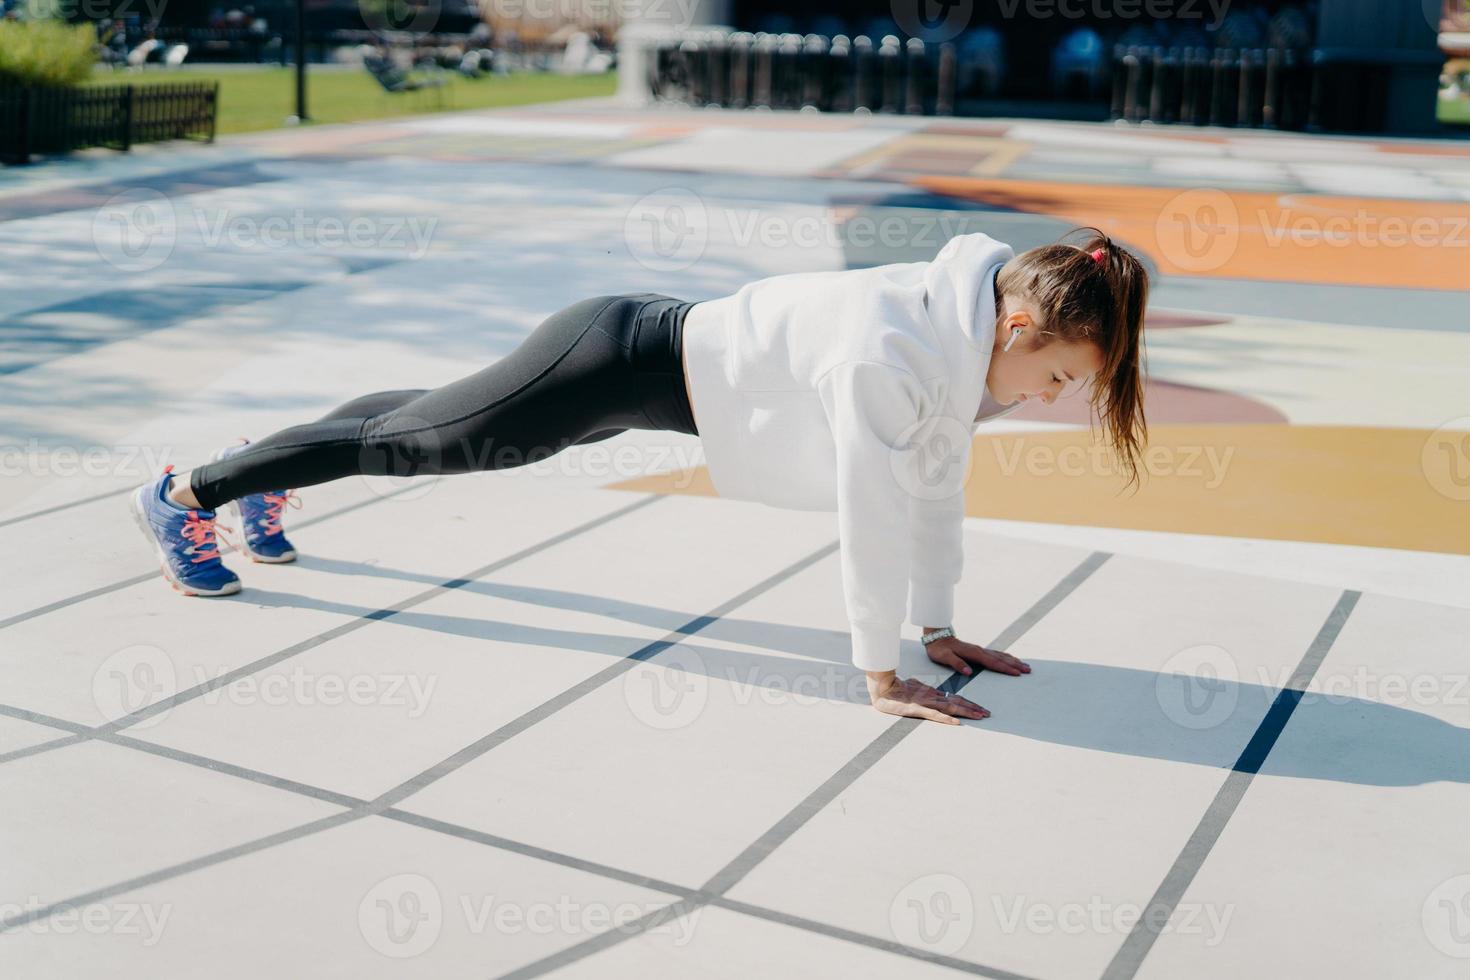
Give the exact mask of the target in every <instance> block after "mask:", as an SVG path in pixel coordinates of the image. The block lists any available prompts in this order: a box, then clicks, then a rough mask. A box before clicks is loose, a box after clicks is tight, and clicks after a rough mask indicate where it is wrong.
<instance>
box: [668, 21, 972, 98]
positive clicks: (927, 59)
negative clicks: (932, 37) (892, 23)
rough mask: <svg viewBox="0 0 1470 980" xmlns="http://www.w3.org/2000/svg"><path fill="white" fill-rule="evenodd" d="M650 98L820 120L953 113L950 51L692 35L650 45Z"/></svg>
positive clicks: (862, 41) (892, 41) (865, 41)
mask: <svg viewBox="0 0 1470 980" xmlns="http://www.w3.org/2000/svg"><path fill="white" fill-rule="evenodd" d="M647 64H648V73H649V77H648V84H649V88H650V90H651V91H652V92H653V93H654V95H655V97H657V98H661V99H666V100H672V101H679V102H685V103H688V104H690V105H696V106H701V105H718V106H729V107H731V108H736V109H743V108H747V107H750V106H768V107H770V108H773V109H799V108H802V107H804V106H811V107H813V108H816V109H820V110H822V111H824V112H853V111H856V110H858V109H863V108H866V109H868V110H870V111H872V112H891V113H907V114H925V113H937V114H941V115H948V114H952V113H953V112H954V99H955V49H954V45H952V44H941V45H937V46H936V45H926V44H925V43H924V42H923V41H922V40H920V39H918V38H910V39H909V40H908V41H907V42H900V41H899V40H898V38H897V37H892V36H890V37H887V38H884V39H883V40H882V41H881V42H879V43H877V44H874V43H873V41H872V40H870V39H869V38H867V37H863V36H858V37H856V38H853V39H851V40H849V39H848V38H847V37H845V36H843V35H838V36H836V37H833V38H830V39H829V38H826V37H821V36H819V35H815V34H808V35H806V36H805V37H803V36H801V35H797V34H782V35H759V36H757V35H752V34H749V33H745V32H739V33H735V34H730V35H717V34H711V35H697V36H692V37H686V38H682V39H681V38H664V39H660V40H657V41H654V42H651V47H650V50H649V57H648V60H647Z"/></svg>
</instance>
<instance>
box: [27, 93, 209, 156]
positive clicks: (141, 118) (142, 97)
mask: <svg viewBox="0 0 1470 980" xmlns="http://www.w3.org/2000/svg"><path fill="white" fill-rule="evenodd" d="M218 107H219V83H218V82H177V83H163V84H158V85H96V86H90V85H89V86H78V87H76V88H36V87H31V86H21V85H14V84H6V83H0V161H3V162H5V163H29V162H30V159H31V156H32V155H33V154H37V153H70V152H71V151H73V150H80V149H85V148H88V147H95V146H103V147H111V148H113V149H116V150H127V149H129V148H130V147H131V146H132V145H133V144H134V143H152V142H158V141H160V140H170V139H199V140H204V141H205V142H210V143H212V142H214V135H215V117H216V111H217V109H218Z"/></svg>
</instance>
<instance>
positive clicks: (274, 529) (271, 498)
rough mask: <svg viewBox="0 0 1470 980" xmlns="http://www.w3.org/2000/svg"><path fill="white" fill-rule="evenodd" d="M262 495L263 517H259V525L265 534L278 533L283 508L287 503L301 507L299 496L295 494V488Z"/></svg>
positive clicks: (279, 531)
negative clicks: (263, 503) (281, 492)
mask: <svg viewBox="0 0 1470 980" xmlns="http://www.w3.org/2000/svg"><path fill="white" fill-rule="evenodd" d="M262 496H263V497H264V498H265V517H263V518H261V519H260V526H261V528H263V529H264V530H265V533H266V534H280V533H281V514H282V513H283V512H284V508H285V507H286V505H287V504H290V505H291V506H292V507H297V508H299V507H301V498H300V497H298V496H296V491H295V490H287V491H286V492H285V493H284V494H280V493H266V494H263V495H262Z"/></svg>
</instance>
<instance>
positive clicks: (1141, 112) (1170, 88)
mask: <svg viewBox="0 0 1470 980" xmlns="http://www.w3.org/2000/svg"><path fill="white" fill-rule="evenodd" d="M646 64H647V72H648V78H647V82H648V86H649V89H650V91H651V92H652V93H653V94H654V96H655V97H656V98H659V99H662V100H667V101H676V102H681V103H685V104H688V105H694V106H705V105H710V106H724V107H729V108H736V109H741V108H749V107H753V106H765V107H769V108H772V109H801V108H806V107H811V108H815V109H819V110H821V111H824V112H853V111H855V110H859V109H863V108H866V109H868V110H869V111H872V112H891V113H904V114H930V113H933V114H938V115H952V114H956V113H957V112H958V113H960V114H963V113H964V112H966V111H975V109H976V105H977V104H976V103H974V102H973V101H967V99H966V98H965V96H964V91H963V90H962V89H963V86H960V89H961V90H960V91H959V92H958V93H957V84H956V82H957V78H959V77H960V76H963V75H964V74H966V73H967V71H968V72H970V73H973V66H967V65H965V64H960V63H959V62H958V59H957V54H956V48H955V45H954V44H951V43H944V44H939V45H933V44H925V43H924V42H923V41H922V40H920V39H918V38H909V39H908V40H906V41H900V40H899V39H898V38H897V37H896V36H888V37H885V38H883V39H882V41H879V42H876V43H875V42H873V41H872V40H871V39H869V38H867V37H864V36H858V37H855V38H852V39H848V38H847V37H846V36H844V35H837V36H834V37H831V38H827V37H823V36H820V35H815V34H807V35H800V34H750V33H746V32H736V33H723V32H715V31H695V32H690V33H688V34H684V35H677V36H668V37H663V38H658V39H653V40H650V41H649V42H648V48H647V58H646ZM1383 71H1384V70H1383V69H1375V68H1374V66H1372V65H1363V64H1358V63H1356V62H1354V63H1351V64H1349V63H1339V62H1338V61H1337V60H1334V59H1333V58H1332V57H1331V53H1330V52H1327V51H1322V50H1318V49H1313V48H1310V47H1268V48H1207V47H1190V46H1182V47H1156V46H1132V45H1121V44H1120V45H1117V46H1115V47H1114V49H1113V55H1112V61H1111V80H1110V81H1105V82H1104V84H1102V85H1101V86H1100V89H1099V92H1100V94H1099V95H1098V97H1097V98H1096V99H1094V100H1093V101H1094V102H1096V103H1097V107H1098V110H1099V111H1098V115H1097V116H1096V117H1095V118H1103V117H1104V115H1106V114H1108V113H1109V112H1110V113H1111V118H1112V119H1114V120H1126V121H1128V122H1135V123H1138V122H1150V123H1174V124H1183V125H1196V126H1233V127H1260V128H1268V129H1289V130H1342V131H1374V130H1376V129H1379V128H1381V127H1382V126H1383V125H1384V122H1385V120H1384V113H1385V112H1386V111H1387V108H1386V98H1385V94H1384V92H1385V90H1386V88H1387V81H1386V76H1384V75H1383ZM1103 75H1104V77H1105V76H1106V72H1104V73H1103ZM1109 91H1111V99H1109V97H1108V92H1109ZM957 94H958V98H957ZM1035 104H1036V105H1038V106H1039V105H1041V103H1035ZM980 106H981V109H982V110H983V109H984V108H985V107H984V105H983V104H980ZM1011 108H1012V109H1016V108H1021V109H1023V110H1024V104H1023V103H1022V102H1021V101H1019V100H1013V101H1012V103H1011Z"/></svg>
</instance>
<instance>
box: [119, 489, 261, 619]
mask: <svg viewBox="0 0 1470 980" xmlns="http://www.w3.org/2000/svg"><path fill="white" fill-rule="evenodd" d="M172 482H173V465H172V464H170V465H168V466H165V467H164V468H163V474H162V475H161V476H159V477H158V479H156V480H154V481H152V482H151V483H145V484H143V486H141V487H139V488H138V489H136V490H134V491H133V492H132V493H131V494H130V495H129V496H128V504H129V507H130V509H131V510H132V512H133V519H134V520H135V521H137V522H138V529H139V530H141V531H142V532H143V533H144V534H145V535H146V536H147V537H148V540H149V541H150V542H151V543H152V544H153V550H154V551H155V552H157V554H158V562H159V565H160V566H162V568H163V577H164V578H166V579H168V582H169V584H170V585H172V586H173V587H174V589H176V590H177V591H179V592H182V593H183V594H184V595H203V596H212V595H231V594H233V593H236V592H239V591H240V576H238V575H236V574H235V573H234V572H232V571H230V570H229V569H228V568H226V567H225V563H224V562H223V561H221V560H220V556H219V543H218V541H217V540H216V538H215V519H214V511H212V510H193V509H190V508H188V507H183V506H181V505H179V504H176V503H174V502H173V501H172V500H169V499H168V491H169V484H170V483H172ZM222 526H223V527H225V528H226V529H230V528H229V526H228V525H222Z"/></svg>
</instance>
